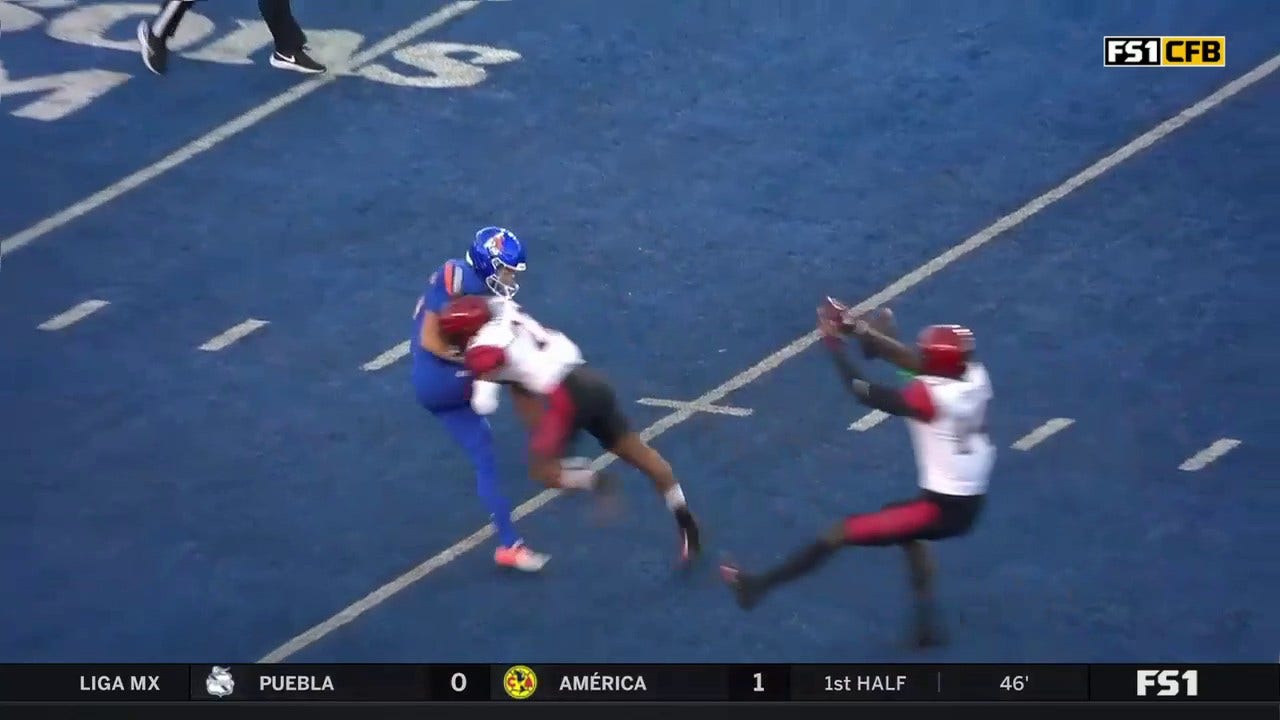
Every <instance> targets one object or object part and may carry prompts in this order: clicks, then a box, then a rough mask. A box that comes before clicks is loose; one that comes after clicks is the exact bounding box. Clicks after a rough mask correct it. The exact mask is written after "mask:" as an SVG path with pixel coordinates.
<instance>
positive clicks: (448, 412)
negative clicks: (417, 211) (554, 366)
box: [409, 227, 550, 572]
mask: <svg viewBox="0 0 1280 720" xmlns="http://www.w3.org/2000/svg"><path fill="white" fill-rule="evenodd" d="M524 269H525V251H524V245H522V244H521V243H520V240H519V238H517V237H516V236H515V234H514V233H512V232H511V231H510V230H507V229H505V228H499V227H486V228H482V229H481V230H480V231H479V232H477V233H476V239H475V242H473V243H472V244H471V248H470V249H468V250H467V252H466V255H465V256H464V257H462V258H456V259H453V260H447V261H445V263H444V264H443V265H441V266H440V268H439V269H438V270H436V271H435V273H433V274H432V275H431V280H430V282H429V283H428V285H427V289H426V292H424V293H423V295H422V297H421V298H419V299H418V305H417V307H416V308H415V309H414V312H413V336H412V337H411V338H410V341H409V346H410V348H412V355H413V390H414V394H415V396H416V397H417V400H418V403H419V404H421V405H422V406H423V407H424V408H426V409H427V410H428V411H429V412H430V413H431V414H432V415H435V416H436V417H437V418H439V419H440V421H441V422H443V423H444V426H445V428H446V429H447V430H448V432H449V435H450V436H451V437H452V438H453V439H454V441H455V442H457V444H458V445H460V446H461V447H462V449H463V450H464V451H465V452H466V454H467V457H468V459H469V460H470V461H471V465H472V467H473V468H474V469H475V473H476V489H477V491H478V493H479V495H480V500H481V501H482V502H483V503H484V505H485V507H486V509H488V511H489V516H490V517H491V518H492V519H493V524H494V527H496V528H497V530H498V542H499V546H498V549H497V550H496V551H494V555H493V559H494V562H496V563H497V564H498V565H500V566H502V567H509V568H514V569H516V570H523V571H525V572H537V571H539V570H541V569H542V567H543V566H544V565H546V563H547V561H548V560H549V559H550V558H549V557H548V556H547V555H544V554H542V553H537V552H534V551H533V550H531V549H530V548H529V547H528V546H526V545H525V544H524V541H523V540H522V539H521V538H520V535H519V534H518V533H517V532H516V528H515V524H514V523H513V522H512V520H511V503H510V502H509V501H508V500H507V498H506V497H505V496H503V494H502V492H501V491H500V490H499V488H498V469H497V459H496V458H495V456H494V449H493V430H492V429H491V428H490V426H489V420H488V418H487V417H486V415H488V414H490V413H492V412H493V411H494V410H496V409H497V407H498V390H499V388H498V386H497V385H496V384H494V383H489V382H485V381H475V380H474V378H472V377H471V373H470V372H468V371H467V369H466V366H465V365H464V364H463V357H462V355H461V354H460V353H459V352H458V351H457V349H455V348H454V347H452V346H451V345H450V344H449V343H448V342H447V341H446V340H445V339H444V338H443V337H442V336H441V334H440V326H439V313H440V309H441V308H442V307H443V306H444V305H445V304H446V303H448V302H449V301H450V300H451V299H453V298H456V297H460V296H463V295H489V294H493V295H498V296H500V297H507V298H510V297H512V296H514V295H515V294H516V291H517V290H519V289H520V285H519V284H518V283H517V282H516V274H517V273H519V272H522V271H523V270H524ZM517 409H519V408H517Z"/></svg>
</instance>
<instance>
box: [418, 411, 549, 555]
mask: <svg viewBox="0 0 1280 720" xmlns="http://www.w3.org/2000/svg"><path fill="white" fill-rule="evenodd" d="M433 414H434V415H435V416H436V417H437V418H440V421H441V422H443V423H444V426H445V427H446V428H447V429H448V431H449V434H450V435H451V436H452V437H453V439H454V441H455V442H456V443H457V444H458V445H459V446H460V447H461V448H462V449H463V451H465V452H466V454H467V457H468V458H469V459H470V460H471V466H472V467H473V468H474V469H475V473H476V494H477V495H479V497H480V502H482V503H483V504H484V507H485V509H486V510H488V511H489V518H490V519H491V520H492V521H493V526H494V527H495V528H496V529H497V531H498V542H499V543H500V545H499V547H498V549H497V550H496V551H495V552H494V556H493V557H494V561H495V562H497V563H498V564H499V565H502V566H504V567H511V568H515V569H517V570H524V571H526V572H537V571H538V570H541V569H542V566H543V565H546V563H547V560H549V559H550V558H548V557H547V556H546V555H542V554H540V553H536V552H533V551H532V550H530V549H529V548H528V547H527V546H525V544H524V540H523V539H522V538H521V537H520V534H519V533H518V532H516V527H515V523H514V522H513V521H512V520H511V502H510V501H509V500H507V498H506V496H505V495H503V494H502V490H501V489H500V488H499V487H498V462H497V457H496V453H495V452H494V449H493V430H492V429H491V428H490V426H489V421H488V419H486V418H485V417H484V416H482V415H479V414H477V413H476V412H475V411H474V410H472V409H471V407H470V406H469V405H467V406H463V407H459V408H453V409H449V410H436V411H434V412H433Z"/></svg>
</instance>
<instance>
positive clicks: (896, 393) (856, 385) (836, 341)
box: [822, 330, 934, 422]
mask: <svg viewBox="0 0 1280 720" xmlns="http://www.w3.org/2000/svg"><path fill="white" fill-rule="evenodd" d="M822 339H823V342H825V343H826V345H827V349H828V350H829V351H830V352H831V359H832V361H833V362H834V363H835V366H836V371H837V372H839V374H840V384H841V385H844V386H845V387H846V388H847V389H848V390H849V391H850V392H852V393H853V395H854V397H856V398H858V402H860V403H862V404H863V405H866V406H867V407H869V408H872V409H875V410H879V411H881V412H886V413H889V414H890V415H897V416H898V417H905V418H910V419H912V420H919V421H921V422H929V421H930V420H932V419H933V415H934V407H933V400H932V398H930V396H929V391H928V389H927V388H926V387H925V386H924V384H923V383H921V382H919V381H918V380H917V381H913V382H912V383H911V384H909V385H907V387H906V388H904V389H903V390H898V389H897V388H894V387H890V386H888V385H881V384H880V383H876V382H871V381H870V380H867V379H866V377H865V376H864V375H863V373H862V369H861V368H860V367H858V364H857V363H856V362H854V360H853V358H851V357H849V352H848V349H847V348H845V345H844V343H842V342H841V341H840V338H839V337H838V335H837V334H835V333H834V332H829V331H827V330H824V333H823V338H822Z"/></svg>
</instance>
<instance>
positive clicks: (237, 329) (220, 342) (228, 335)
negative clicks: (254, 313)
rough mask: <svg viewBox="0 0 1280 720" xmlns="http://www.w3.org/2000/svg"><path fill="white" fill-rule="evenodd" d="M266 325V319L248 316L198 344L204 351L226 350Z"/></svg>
mask: <svg viewBox="0 0 1280 720" xmlns="http://www.w3.org/2000/svg"><path fill="white" fill-rule="evenodd" d="M266 325H267V321H266V320H254V319H253V318H249V319H248V320H245V321H244V322H242V323H239V324H238V325H234V326H232V327H229V328H227V329H226V330H225V331H223V332H222V333H220V334H218V335H215V336H213V337H211V338H209V339H208V340H206V341H205V343H204V344H203V345H201V346H200V349H201V350H204V351H205V352H218V351H219V350H226V349H227V348H229V347H231V346H232V345H234V344H236V343H237V342H239V341H241V340H243V339H244V338H246V337H248V336H249V335H251V334H253V333H254V332H257V331H258V330H259V329H261V328H263V327H265V326H266Z"/></svg>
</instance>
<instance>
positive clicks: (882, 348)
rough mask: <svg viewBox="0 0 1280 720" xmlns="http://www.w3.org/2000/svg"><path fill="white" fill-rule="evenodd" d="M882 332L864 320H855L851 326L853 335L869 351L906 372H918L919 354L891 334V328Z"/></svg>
mask: <svg viewBox="0 0 1280 720" xmlns="http://www.w3.org/2000/svg"><path fill="white" fill-rule="evenodd" d="M886 330H888V332H883V331H881V330H880V329H879V328H876V327H875V326H874V325H873V324H871V323H870V322H868V321H866V320H861V319H860V320H855V321H854V323H853V326H852V332H853V336H854V337H856V338H858V340H859V341H861V342H862V343H863V347H864V348H868V349H869V351H870V353H869V354H872V355H874V356H876V357H881V358H884V359H885V360H887V361H888V362H889V363H891V364H893V365H896V366H898V367H900V368H902V369H903V370H906V371H907V372H912V373H918V372H920V356H919V355H918V354H917V353H916V352H915V351H914V350H912V349H911V348H909V347H907V346H906V345H904V344H903V343H902V342H901V341H900V340H898V339H897V338H896V337H894V336H893V335H891V334H890V333H892V332H893V330H892V328H891V327H890V328H886Z"/></svg>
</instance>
